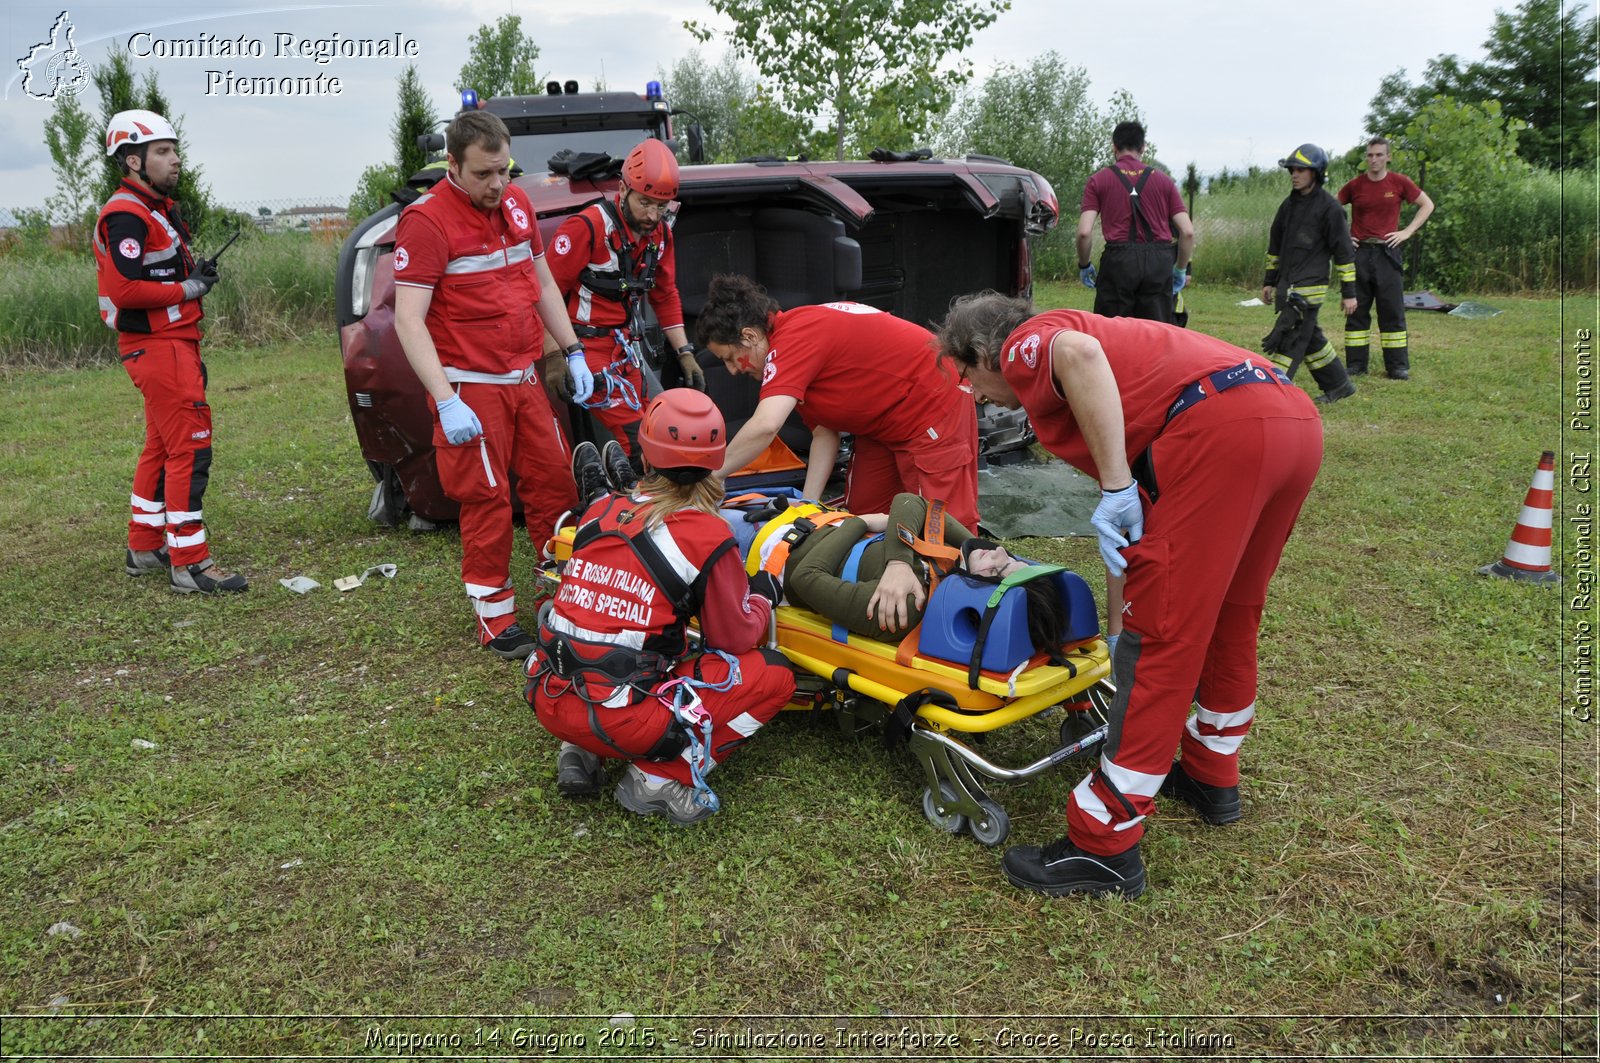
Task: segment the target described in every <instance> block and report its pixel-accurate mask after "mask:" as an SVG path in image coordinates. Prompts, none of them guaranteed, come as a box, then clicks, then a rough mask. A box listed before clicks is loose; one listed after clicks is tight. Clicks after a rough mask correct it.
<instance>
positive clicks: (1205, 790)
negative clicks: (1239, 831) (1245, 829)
mask: <svg viewBox="0 0 1600 1063" xmlns="http://www.w3.org/2000/svg"><path fill="white" fill-rule="evenodd" d="M1160 793H1161V796H1162V797H1171V798H1175V799H1177V800H1179V801H1182V802H1183V803H1184V804H1186V805H1188V806H1189V807H1190V808H1192V809H1194V810H1195V811H1196V812H1198V813H1200V818H1201V819H1203V820H1205V821H1206V822H1207V823H1209V824H1211V825H1212V826H1214V827H1220V826H1222V825H1223V824H1224V823H1232V822H1233V821H1234V820H1237V819H1239V818H1240V817H1242V816H1243V815H1244V813H1243V812H1242V811H1240V809H1239V788H1238V787H1237V786H1211V785H1209V784H1207V783H1203V782H1200V781H1199V780H1197V779H1194V778H1191V777H1190V775H1189V773H1188V772H1186V771H1184V770H1183V762H1182V761H1177V760H1175V761H1173V762H1172V770H1171V771H1169V772H1167V777H1166V778H1165V779H1163V780H1161V790H1160Z"/></svg>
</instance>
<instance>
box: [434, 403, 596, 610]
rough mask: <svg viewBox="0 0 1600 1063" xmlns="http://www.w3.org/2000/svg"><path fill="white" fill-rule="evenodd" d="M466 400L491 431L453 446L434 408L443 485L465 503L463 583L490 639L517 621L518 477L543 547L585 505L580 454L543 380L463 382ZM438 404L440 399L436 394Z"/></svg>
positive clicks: (533, 532) (531, 530)
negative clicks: (576, 464)
mask: <svg viewBox="0 0 1600 1063" xmlns="http://www.w3.org/2000/svg"><path fill="white" fill-rule="evenodd" d="M457 391H458V393H459V394H460V396H461V400H462V401H463V402H465V403H466V404H467V405H468V406H470V407H472V411H473V412H474V413H476V414H477V415H478V421H479V422H480V423H481V424H482V425H483V435H481V436H479V437H478V438H477V439H473V440H469V441H467V442H466V443H463V444H461V445H460V446H452V445H451V444H450V443H449V441H447V440H446V439H445V437H444V431H443V429H441V428H440V427H439V426H438V421H437V418H438V414H437V411H436V412H435V414H434V417H435V423H434V429H433V445H434V447H435V449H436V454H437V460H438V465H439V483H440V485H441V486H442V487H443V488H444V491H445V494H447V495H449V496H450V497H451V498H453V499H455V500H456V501H457V502H459V503H461V581H462V583H464V584H466V589H467V597H468V598H469V599H471V600H472V609H473V612H474V613H475V614H476V615H477V619H478V641H479V642H488V641H489V640H490V639H492V638H495V637H496V636H497V635H499V634H501V633H502V632H504V631H505V630H506V629H507V628H508V627H510V626H511V625H512V624H514V623H516V621H517V602H516V596H515V594H514V593H513V591H512V587H511V544H512V538H513V528H512V524H511V514H512V508H511V476H512V475H513V474H514V475H515V476H516V478H517V496H518V497H519V498H521V499H522V513H523V517H524V518H525V520H526V521H527V527H528V538H529V539H531V540H532V541H533V543H534V545H535V546H536V547H540V548H542V547H543V546H544V544H545V541H546V540H547V539H549V537H550V534H551V532H552V531H553V530H554V529H555V523H556V521H557V519H559V518H560V516H561V514H563V513H565V512H566V511H568V510H570V509H573V508H575V507H576V506H577V504H578V489H577V488H576V487H575V486H574V485H573V483H572V456H571V452H570V451H569V450H568V449H567V444H566V440H565V439H564V438H563V437H562V435H561V430H560V428H559V427H557V425H556V419H555V414H554V413H553V412H552V411H551V409H550V403H549V402H548V401H547V400H546V399H545V397H544V388H543V387H542V386H541V385H540V384H539V382H538V381H537V380H529V381H528V382H527V383H526V384H461V385H459V386H458V388H457ZM429 405H430V407H431V406H432V400H431V399H430V400H429Z"/></svg>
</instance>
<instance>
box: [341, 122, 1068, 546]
mask: <svg viewBox="0 0 1600 1063" xmlns="http://www.w3.org/2000/svg"><path fill="white" fill-rule="evenodd" d="M484 108H485V109H486V110H489V111H491V112H493V113H495V114H497V115H499V116H500V117H501V118H502V119H503V120H504V121H505V123H506V125H507V127H508V128H509V129H510V131H511V134H512V144H511V155H512V158H513V160H515V161H516V162H517V163H518V164H520V165H522V166H523V167H524V168H525V169H527V170H528V172H527V173H525V174H524V175H523V176H521V177H519V178H517V179H516V181H515V183H516V185H517V187H519V188H521V189H522V190H523V191H524V192H525V193H526V194H527V196H528V199H529V200H530V201H531V202H532V203H533V204H534V206H535V208H536V210H537V213H538V217H539V226H540V229H541V231H542V232H543V233H544V235H545V236H546V238H547V239H548V238H549V236H550V235H551V233H552V232H553V231H554V229H555V228H556V226H557V225H559V224H560V222H561V221H562V219H563V218H565V217H566V216H567V215H569V214H572V213H574V212H576V211H578V210H580V209H581V208H582V207H584V206H585V205H586V204H588V203H591V202H593V201H594V200H595V199H597V198H599V197H601V196H605V195H609V194H611V193H613V192H614V191H615V190H616V187H617V178H616V177H614V176H600V175H598V174H596V175H594V176H581V174H582V173H583V172H584V171H583V169H582V168H575V169H577V171H578V173H579V174H580V175H579V176H574V175H572V174H570V173H559V172H555V170H561V169H566V167H565V166H564V165H563V162H564V161H565V160H569V159H571V158H573V157H574V154H576V155H580V156H583V157H586V158H588V157H594V156H600V155H607V156H610V157H611V158H614V159H621V158H623V157H624V156H626V155H627V153H628V151H629V150H630V149H631V148H632V147H633V146H634V145H635V144H638V143H639V142H640V141H642V140H644V139H645V138H647V137H654V138H657V139H660V140H664V141H667V142H668V143H669V144H675V143H676V142H675V141H674V140H673V137H672V133H673V130H672V124H671V122H672V112H671V111H670V109H669V108H668V106H667V104H666V102H665V101H664V100H662V99H661V98H660V97H659V94H656V93H653V92H651V93H647V94H646V95H644V96H640V95H636V94H633V93H625V92H605V93H571V92H569V93H557V94H550V95H545V96H516V97H506V98H501V99H494V100H490V101H487V103H486V104H485V105H484ZM686 132H687V133H688V137H687V139H688V140H689V142H690V144H691V149H692V150H691V152H690V154H691V156H693V155H694V154H695V153H696V152H695V151H694V150H693V145H694V144H695V142H696V141H697V140H698V135H697V134H698V130H695V129H689V130H687V131H686ZM547 160H548V161H547ZM550 161H553V162H555V170H552V169H546V168H545V167H547V166H548V165H549V164H550ZM535 167H537V168H538V172H533V171H534V168H535ZM600 172H601V173H604V172H605V169H604V168H603V167H602V168H600ZM677 204H678V207H677V213H676V217H675V219H674V222H673V224H674V229H673V232H674V237H675V240H676V243H677V265H678V287H679V291H680V293H681V295H682V298H683V309H684V312H685V315H686V317H687V319H688V323H689V326H690V332H691V335H692V333H693V322H694V320H695V317H696V315H697V313H698V312H699V310H700V308H701V307H703V306H704V303H705V295H706V289H707V287H708V285H709V283H710V280H711V278H712V276H714V275H715V274H718V273H742V274H744V275H746V276H749V277H751V278H753V279H754V280H756V281H757V282H758V283H760V284H762V285H763V286H765V287H766V289H767V291H768V292H769V293H770V294H771V295H772V297H773V298H774V299H776V300H777V301H778V303H779V304H780V305H781V306H782V307H783V308H784V309H789V308H791V307H795V306H800V305H805V304H811V303H824V302H833V301H837V300H851V301H855V302H861V303H867V304H869V305H872V306H875V307H878V308H879V309H882V310H887V311H890V312H891V313H894V314H897V315H899V316H901V317H904V318H907V319H909V320H912V321H916V322H919V323H922V324H924V325H928V324H931V323H933V322H935V321H937V320H938V319H939V318H940V317H941V316H942V315H943V313H944V311H945V310H946V308H947V307H948V306H949V303H950V300H951V299H952V298H953V297H955V296H956V295H959V294H962V293H964V292H970V291H976V290H980V289H984V288H993V289H996V290H999V291H1004V292H1009V293H1012V294H1025V293H1027V292H1028V291H1029V290H1030V289H1031V286H1032V269H1031V262H1030V247H1029V242H1030V239H1031V238H1033V237H1035V236H1038V235H1042V234H1043V233H1044V232H1046V231H1048V230H1049V229H1050V228H1051V227H1052V226H1053V225H1054V224H1055V222H1056V218H1057V213H1058V208H1057V203H1056V198H1055V194H1054V192H1053V191H1052V189H1051V188H1050V185H1049V184H1048V182H1046V181H1045V179H1044V178H1043V177H1041V176H1039V175H1038V174H1036V173H1034V172H1032V171H1030V170H1025V169H1021V168H1019V167H1016V166H1012V165H1010V164H1008V163H1006V162H1004V161H1003V160H1000V159H994V158H989V157H986V156H968V157H967V158H965V159H936V158H910V159H903V160H901V159H890V158H887V157H886V159H885V161H881V162H880V161H861V162H807V161H797V160H789V159H771V160H750V161H745V162H740V163H736V164H730V165H690V166H685V167H684V168H683V170H682V179H681V189H680V192H679V196H678V200H677ZM400 209H401V207H400V205H399V204H393V205H391V206H389V207H386V208H385V209H383V210H381V211H378V212H377V213H375V214H373V215H371V216H370V217H368V218H367V219H365V220H364V221H363V222H362V223H361V224H360V225H359V226H357V227H356V229H355V230H354V231H352V232H351V234H350V236H349V237H348V238H347V239H346V241H345V244H344V247H343V249H342V250H341V252H340V257H339V267H338V276H337V281H336V293H335V294H336V303H337V310H338V319H339V345H340V348H341V351H342V353H343V356H344V370H345V382H346V386H347V388H348V391H349V397H350V411H351V414H352V415H353V417H354V419H355V426H356V433H357V435H358V437H359V438H360V441H361V452H362V456H363V457H364V458H365V459H366V461H367V464H368V467H369V468H370V469H371V471H372V474H373V477H374V479H375V480H376V481H377V483H376V487H375V489H374V492H373V498H372V504H371V507H370V509H369V514H370V515H371V517H372V518H373V519H374V520H377V521H379V522H381V523H385V524H395V523H398V522H400V521H402V520H404V519H406V517H407V515H408V514H409V515H410V517H411V519H412V523H413V525H414V526H421V525H423V524H425V523H437V522H441V521H449V520H454V519H455V517H456V505H455V503H454V502H453V501H451V500H450V499H449V498H447V497H446V496H445V494H444V492H443V490H442V489H441V488H440V486H439V480H438V474H437V471H436V469H435V465H434V455H433V442H432V439H433V430H432V419H431V415H430V413H429V411H428V407H427V403H426V401H425V399H424V396H423V391H422V386H421V384H420V383H419V382H418V380H417V378H416V375H415V374H414V373H413V372H412V371H411V368H410V365H409V364H408V363H407V361H406V358H405V354H404V352H403V351H402V350H401V347H400V341H399V339H398V337H397V336H396V334H395V329H394V270H393V254H394V232H395V228H396V225H397V223H398V220H399V213H400ZM647 357H648V353H647ZM701 364H702V367H703V368H704V369H705V371H706V378H707V387H708V390H709V392H710V394H711V396H712V398H713V399H715V400H716V402H717V404H718V405H719V406H720V407H721V408H722V411H723V413H724V414H725V415H726V417H727V419H728V423H729V430H730V432H733V431H737V430H738V428H739V426H740V425H741V424H743V423H744V421H745V420H746V419H747V418H748V417H749V416H750V413H751V411H752V410H753V409H754V408H755V403H756V392H757V384H756V382H755V381H753V380H749V379H745V378H736V377H733V376H730V375H729V374H728V373H727V372H726V371H725V370H724V369H723V367H722V364H721V363H720V362H719V361H717V360H716V359H715V358H713V357H711V356H710V355H709V354H703V355H702V356H701ZM656 367H657V372H658V374H659V379H660V381H661V383H662V385H663V386H665V387H672V386H675V385H676V384H677V383H678V382H679V375H680V370H679V368H678V366H677V363H676V360H675V359H673V358H670V357H669V358H665V359H661V360H660V361H659V363H657V364H656ZM979 421H980V428H981V430H982V431H981V434H982V450H983V452H984V453H985V454H996V453H999V452H1002V451H1011V450H1015V449H1018V448H1022V447H1025V446H1026V445H1027V444H1028V442H1030V441H1031V432H1030V431H1029V429H1028V426H1027V422H1026V420H1025V419H1024V418H1023V417H1022V416H1021V414H1020V413H1014V412H1010V411H1003V410H993V409H990V410H984V411H980V418H979ZM782 438H784V440H785V441H786V442H787V443H789V445H790V446H791V447H792V448H793V449H794V450H795V451H796V452H797V453H798V454H799V456H800V457H801V458H802V459H803V458H804V453H805V449H806V447H807V445H808V442H809V438H810V437H809V433H808V432H806V431H805V430H804V428H803V427H801V426H800V425H799V423H798V420H797V419H796V421H795V422H794V424H792V425H791V426H790V428H789V429H788V430H786V431H785V432H784V433H783V434H782ZM771 478H772V477H771V476H770V475H769V477H768V480H769V481H770V479H771ZM780 478H781V474H780ZM801 478H802V477H801V474H800V472H798V471H797V472H796V473H794V474H793V476H792V480H793V482H794V483H795V484H798V483H799V482H800V480H801Z"/></svg>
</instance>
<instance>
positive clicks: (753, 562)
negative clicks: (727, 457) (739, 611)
mask: <svg viewBox="0 0 1600 1063" xmlns="http://www.w3.org/2000/svg"><path fill="white" fill-rule="evenodd" d="M929 506H930V503H929V502H928V501H927V500H926V499H924V498H921V497H919V496H917V495H913V494H899V495H896V496H895V498H894V501H893V503H891V505H890V510H889V512H888V513H866V514H857V515H853V516H852V515H845V514H840V513H838V512H836V511H819V510H820V507H815V506H803V507H798V508H796V509H789V510H788V511H786V512H784V513H781V514H780V515H778V516H775V517H768V518H767V519H765V520H764V521H762V522H761V523H759V524H754V525H752V524H751V523H750V522H749V521H748V520H747V517H748V516H749V514H747V513H746V512H743V511H739V510H724V511H723V515H724V516H725V517H726V518H727V519H728V521H729V523H730V524H731V525H732V526H733V528H734V532H735V535H736V537H737V538H739V540H740V546H741V548H744V549H745V550H746V571H748V572H750V573H751V585H752V587H753V588H755V589H756V590H759V591H762V592H763V593H766V594H767V595H768V597H771V598H774V600H775V601H786V602H787V604H790V605H794V606H798V607H800V608H802V609H807V610H810V611H811V612H813V613H817V614H819V615H821V616H823V617H826V618H827V619H828V620H831V621H833V622H834V623H836V624H840V625H843V626H844V627H846V628H848V629H849V630H850V631H853V632H855V633H856V634H858V635H865V636H867V637H869V638H873V639H877V640H879V641H882V642H899V641H901V640H902V639H904V638H905V637H906V636H907V635H908V634H909V633H910V632H911V631H912V630H913V629H915V628H916V627H917V625H918V624H919V623H920V622H921V621H922V618H923V611H924V609H925V608H926V606H927V602H928V585H929V581H930V576H931V573H930V569H932V568H935V567H937V568H938V569H939V570H940V571H951V570H954V571H958V572H961V573H962V574H964V575H966V576H968V577H971V578H973V579H976V580H978V581H982V582H984V583H992V584H994V585H996V586H998V585H999V584H1000V583H1001V581H1002V580H1004V579H1006V578H1007V577H1013V578H1015V577H1016V576H1017V575H1018V574H1019V573H1021V572H1022V571H1023V570H1025V569H1028V568H1029V565H1030V562H1027V561H1024V560H1022V559H1021V558H1017V557H1014V556H1012V555H1011V554H1010V553H1008V552H1007V551H1006V550H1005V549H1003V548H1002V547H1000V546H998V545H997V544H995V543H993V542H990V541H989V540H987V539H982V538H979V537H977V536H975V535H973V534H972V533H970V532H969V531H967V529H966V528H964V527H962V526H961V525H960V524H959V523H958V522H956V521H955V520H953V519H950V518H948V517H945V518H944V519H943V535H942V537H940V536H933V538H934V539H941V538H942V541H931V540H930V539H929V538H927V537H925V533H927V530H928V527H929V520H928V517H929ZM806 510H809V511H811V512H809V513H807V514H806V515H804V516H801V515H800V513H801V512H803V511H806ZM935 524H937V521H935ZM740 525H743V527H741V526H740ZM752 527H754V528H755V530H754V532H753V533H752V532H751V531H750V529H751V528H752ZM1020 585H1021V587H1022V589H1023V592H1024V593H1025V594H1026V596H1027V628H1028V637H1029V639H1030V640H1031V642H1032V644H1033V648H1034V649H1035V651H1037V652H1041V653H1046V654H1051V653H1053V652H1055V651H1056V650H1057V649H1058V648H1059V647H1060V646H1061V644H1062V642H1063V639H1064V638H1065V636H1066V631H1067V626H1068V610H1067V604H1066V603H1064V602H1063V601H1062V598H1061V595H1060V593H1059V590H1058V588H1057V586H1056V584H1055V583H1054V582H1052V581H1051V580H1048V579H1029V580H1027V581H1025V582H1022V583H1021V584H1020Z"/></svg>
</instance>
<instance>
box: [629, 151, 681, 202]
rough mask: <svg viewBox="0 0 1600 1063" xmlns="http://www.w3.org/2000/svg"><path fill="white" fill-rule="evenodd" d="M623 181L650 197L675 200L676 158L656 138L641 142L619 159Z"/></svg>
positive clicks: (676, 190)
mask: <svg viewBox="0 0 1600 1063" xmlns="http://www.w3.org/2000/svg"><path fill="white" fill-rule="evenodd" d="M622 184H623V187H624V188H628V189H631V190H632V191H634V192H637V193H639V194H640V195H641V196H649V197H650V198H651V199H677V198H678V157H677V156H676V155H674V154H672V149H671V148H669V147H667V146H666V145H665V144H663V143H661V141H659V140H645V141H641V142H640V144H639V146H638V147H636V148H634V149H633V150H632V151H630V152H628V157H627V158H626V159H624V160H623V162H622Z"/></svg>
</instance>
